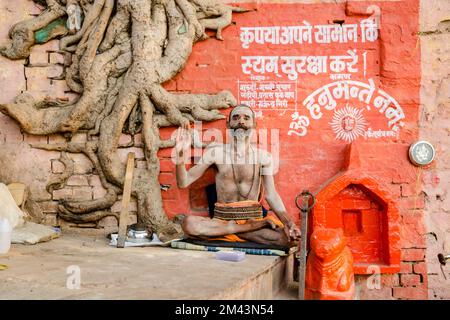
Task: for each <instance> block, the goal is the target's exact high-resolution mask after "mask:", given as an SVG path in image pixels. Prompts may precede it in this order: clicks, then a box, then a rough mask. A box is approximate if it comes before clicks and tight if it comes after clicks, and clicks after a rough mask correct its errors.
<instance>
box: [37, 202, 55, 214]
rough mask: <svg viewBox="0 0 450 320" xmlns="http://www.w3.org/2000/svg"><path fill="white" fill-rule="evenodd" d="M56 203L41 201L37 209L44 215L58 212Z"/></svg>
mask: <svg viewBox="0 0 450 320" xmlns="http://www.w3.org/2000/svg"><path fill="white" fill-rule="evenodd" d="M58 204H59V202H58V201H42V202H39V207H40V208H41V210H42V211H43V212H44V213H52V212H54V213H56V212H58Z"/></svg>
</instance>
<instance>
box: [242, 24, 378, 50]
mask: <svg viewBox="0 0 450 320" xmlns="http://www.w3.org/2000/svg"><path fill="white" fill-rule="evenodd" d="M358 27H359V28H361V42H374V41H376V40H377V39H378V28H379V26H378V24H377V22H376V21H375V20H374V19H371V18H369V19H365V20H362V21H361V22H360V24H359V25H358V24H324V25H315V26H313V25H311V24H310V23H309V22H308V21H303V25H294V26H261V27H259V26H258V27H241V28H240V40H241V44H242V48H244V49H248V48H250V45H251V44H252V43H256V44H261V45H263V44H267V43H270V44H275V45H292V44H312V43H313V41H314V42H316V43H320V44H329V43H349V42H354V43H357V42H358Z"/></svg>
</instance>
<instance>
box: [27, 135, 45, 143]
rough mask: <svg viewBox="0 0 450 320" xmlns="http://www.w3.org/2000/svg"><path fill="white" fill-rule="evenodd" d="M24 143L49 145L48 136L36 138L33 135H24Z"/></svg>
mask: <svg viewBox="0 0 450 320" xmlns="http://www.w3.org/2000/svg"><path fill="white" fill-rule="evenodd" d="M23 137H24V141H25V142H27V143H47V136H36V135H32V134H24V135H23Z"/></svg>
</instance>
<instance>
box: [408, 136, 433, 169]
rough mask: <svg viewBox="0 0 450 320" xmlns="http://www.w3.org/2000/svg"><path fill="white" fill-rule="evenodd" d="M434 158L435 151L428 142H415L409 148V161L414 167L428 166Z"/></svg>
mask: <svg viewBox="0 0 450 320" xmlns="http://www.w3.org/2000/svg"><path fill="white" fill-rule="evenodd" d="M435 156H436V150H435V149H434V147H433V145H432V144H431V143H429V142H428V141H425V140H421V141H417V142H416V143H413V144H412V145H411V146H410V147H409V159H410V160H411V162H412V163H413V164H414V165H416V166H426V165H429V164H430V163H431V162H433V160H434V157H435Z"/></svg>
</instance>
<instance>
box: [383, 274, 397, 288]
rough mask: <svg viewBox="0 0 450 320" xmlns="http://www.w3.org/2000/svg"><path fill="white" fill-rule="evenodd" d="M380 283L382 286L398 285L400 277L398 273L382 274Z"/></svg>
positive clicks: (391, 286)
mask: <svg viewBox="0 0 450 320" xmlns="http://www.w3.org/2000/svg"><path fill="white" fill-rule="evenodd" d="M381 284H382V285H383V286H386V287H389V288H393V287H398V286H399V285H400V278H399V275H398V274H382V275H381Z"/></svg>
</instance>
